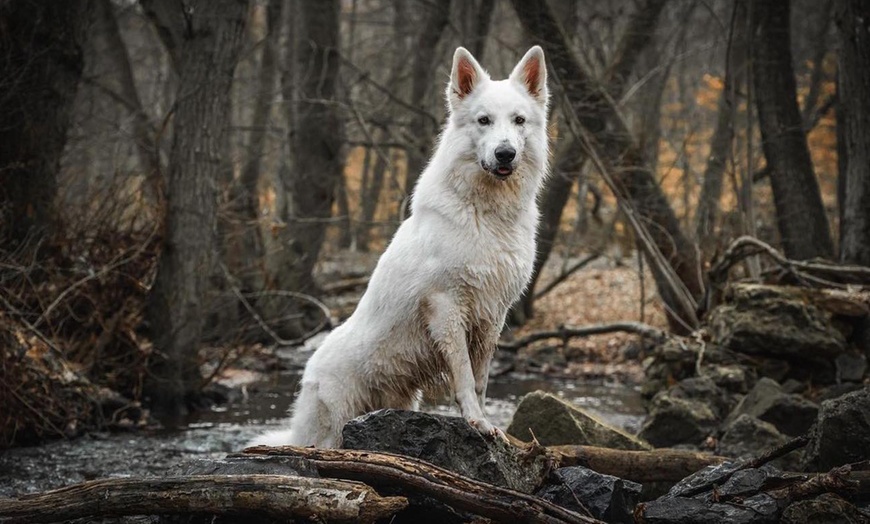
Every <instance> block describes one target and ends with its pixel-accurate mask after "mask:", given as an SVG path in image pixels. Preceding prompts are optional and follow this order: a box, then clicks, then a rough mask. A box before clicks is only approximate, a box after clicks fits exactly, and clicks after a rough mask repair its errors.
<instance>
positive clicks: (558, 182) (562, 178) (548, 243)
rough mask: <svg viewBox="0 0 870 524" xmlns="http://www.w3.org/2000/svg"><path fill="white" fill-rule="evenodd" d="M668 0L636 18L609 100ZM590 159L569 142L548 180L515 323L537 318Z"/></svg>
mask: <svg viewBox="0 0 870 524" xmlns="http://www.w3.org/2000/svg"><path fill="white" fill-rule="evenodd" d="M666 3H667V1H666V0H647V1H645V2H644V3H643V4H641V5H640V6H639V7H638V10H637V11H636V12H635V13H633V14H632V16H631V19H630V21H629V23H628V27H627V28H626V30H625V34H624V36H623V38H622V40H620V43H619V46H618V47H617V50H616V52H615V54H614V57H613V62H612V65H611V66H610V68H609V69H608V71H607V74H606V77H605V78H604V80H603V84H604V85H605V89H606V90H607V92H608V93H609V96H611V97H614V98H617V99H618V98H619V97H620V96H622V92H623V90H624V89H625V85H626V83H627V82H628V79H629V76H630V75H631V73H632V70H633V69H634V66H635V64H636V63H637V60H638V58H639V57H640V56H641V54H642V53H643V50H644V49H645V48H646V47H647V46H648V45H649V43H650V41H651V40H652V38H653V36H654V35H655V29H656V25H657V22H658V19H659V15H660V14H661V12H662V9H663V8H664V6H665V4H666ZM585 162H586V155H585V153H584V151H583V147H582V145H581V144H580V141H579V140H578V139H577V138H571V139H569V140H568V141H567V142H566V143H565V144H564V145H563V146H562V147H560V148H559V150H558V151H557V154H556V163H555V165H554V166H553V169H552V175H551V176H550V178H549V179H548V180H547V183H546V186H545V187H544V190H543V196H542V197H541V222H540V225H539V227H538V251H537V255H536V256H535V264H534V270H533V271H532V280H531V283H530V284H529V290H530V291H529V292H528V293H526V294H525V295H524V296H523V297H522V298H521V299H520V301H519V303H518V304H517V305H515V306H514V311H515V312H514V314H513V319H514V320H515V321H524V320H525V319H526V318H529V317H531V316H532V315H533V314H534V289H535V284H536V283H537V281H538V277H539V276H540V274H541V270H542V269H543V267H544V264H546V263H547V259H548V258H549V257H550V253H551V252H552V250H553V246H554V244H555V241H556V236H557V234H558V232H559V223H560V221H561V219H562V211H563V210H564V209H565V205H566V204H567V202H568V197H569V196H570V195H571V188H572V186H573V185H574V182H576V180H577V178H578V177H579V175H580V173H581V171H582V167H583V164H584V163H585Z"/></svg>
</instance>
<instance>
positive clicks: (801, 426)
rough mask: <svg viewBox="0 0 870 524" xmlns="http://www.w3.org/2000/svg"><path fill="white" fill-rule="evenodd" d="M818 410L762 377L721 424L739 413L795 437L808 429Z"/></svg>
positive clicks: (807, 401) (814, 405)
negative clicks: (769, 424)
mask: <svg viewBox="0 0 870 524" xmlns="http://www.w3.org/2000/svg"><path fill="white" fill-rule="evenodd" d="M818 412H819V407H818V406H817V405H816V404H815V403H813V402H811V401H809V400H807V399H805V398H804V397H802V396H800V395H797V394H793V393H792V394H790V393H786V392H784V391H783V390H782V387H781V386H780V385H779V384H778V383H777V382H775V381H774V380H771V379H769V378H762V379H761V380H759V381H758V382H757V383H756V384H755V387H753V388H752V390H750V391H749V393H748V394H747V395H746V396H745V397H743V399H742V400H741V401H740V402H739V403H738V404H737V407H735V408H734V411H732V412H731V414H730V415H728V418H727V419H726V421H725V424H726V425H727V424H730V423H731V422H733V421H734V420H736V419H737V417H739V416H740V415H750V416H753V417H756V418H758V419H760V420H763V421H765V422H770V423H771V424H773V425H774V426H776V428H777V429H778V430H779V431H780V432H782V433H784V434H786V435H790V436H792V437H797V436H800V435H803V434H805V433H806V432H807V431H808V430H809V429H810V427H811V426H812V425H813V422H815V420H816V415H817V414H818Z"/></svg>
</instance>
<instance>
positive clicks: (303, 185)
mask: <svg viewBox="0 0 870 524" xmlns="http://www.w3.org/2000/svg"><path fill="white" fill-rule="evenodd" d="M295 7H296V11H295V12H294V13H291V19H292V20H293V26H292V34H291V40H292V42H291V44H292V46H293V48H292V49H291V51H292V52H291V57H292V58H290V60H291V61H292V63H291V64H290V69H289V70H287V71H285V74H284V75H283V78H282V80H281V82H282V90H283V92H284V100H285V103H287V105H288V109H289V111H290V114H289V115H288V122H289V124H290V125H289V136H288V140H289V143H290V152H291V164H292V165H288V166H285V167H284V168H283V172H282V183H283V186H284V187H283V192H284V193H285V195H286V199H285V205H284V207H283V209H282V210H281V211H280V212H281V215H282V216H281V218H282V219H283V220H284V228H283V230H282V231H281V232H280V233H279V234H280V237H281V238H280V246H279V249H278V252H277V253H275V254H274V257H273V260H272V261H271V262H270V264H269V275H268V278H267V283H266V286H267V287H269V288H272V289H285V290H296V291H311V290H313V289H314V287H315V286H314V281H313V280H312V278H311V271H312V269H313V268H314V264H315V263H316V262H317V256H318V254H319V253H320V248H321V246H322V244H323V238H324V234H325V232H326V226H327V224H328V221H329V219H330V217H331V216H332V205H333V203H334V201H335V190H336V187H337V185H338V183H339V180H340V178H341V176H342V169H343V157H342V143H343V141H344V130H343V127H344V126H343V122H342V119H341V117H340V116H339V112H338V111H339V110H338V107H337V104H336V99H337V90H338V66H339V60H340V56H339V47H338V46H339V35H338V33H339V15H340V13H341V6H340V3H339V2H338V1H337V0H325V1H321V0H301V1H300V2H298V3H297V5H296V6H295Z"/></svg>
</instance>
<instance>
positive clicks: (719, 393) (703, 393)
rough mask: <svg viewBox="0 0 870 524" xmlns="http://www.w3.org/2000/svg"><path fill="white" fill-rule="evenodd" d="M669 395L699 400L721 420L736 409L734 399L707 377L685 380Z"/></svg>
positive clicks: (672, 389) (673, 388)
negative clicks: (733, 408) (732, 409)
mask: <svg viewBox="0 0 870 524" xmlns="http://www.w3.org/2000/svg"><path fill="white" fill-rule="evenodd" d="M668 393H669V394H670V396H671V397H675V398H682V399H689V400H699V401H701V402H703V403H704V404H707V405H708V406H710V409H711V410H712V411H713V413H714V414H715V415H716V416H717V417H721V418H724V417H725V415H727V414H728V412H729V411H730V410H731V408H732V407H734V401H733V400H732V397H731V396H730V395H728V393H727V392H726V391H725V390H724V389H722V388H721V387H719V386H718V385H717V384H716V382H715V381H714V380H713V379H712V378H710V377H707V376H702V377H691V378H687V379H683V380H681V381H679V382H678V383H677V384H676V385H675V386H674V387H672V388H671V389H670V391H668Z"/></svg>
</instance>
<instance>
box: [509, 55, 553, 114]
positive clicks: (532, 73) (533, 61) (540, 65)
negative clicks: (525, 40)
mask: <svg viewBox="0 0 870 524" xmlns="http://www.w3.org/2000/svg"><path fill="white" fill-rule="evenodd" d="M510 78H511V80H513V81H514V82H519V83H520V84H521V85H522V86H524V87H525V88H526V90H527V91H528V92H529V94H530V95H532V97H533V98H535V99H537V100H538V101H539V102H541V103H544V104H546V103H547V95H548V93H547V65H546V64H545V63H544V50H543V49H541V46H537V45H536V46H535V47H533V48H531V49H529V50H528V51H526V54H525V56H523V59H522V60H520V61H519V63H518V64H517V65H516V67H514V70H513V71H512V72H511V76H510Z"/></svg>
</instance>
